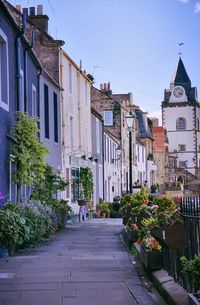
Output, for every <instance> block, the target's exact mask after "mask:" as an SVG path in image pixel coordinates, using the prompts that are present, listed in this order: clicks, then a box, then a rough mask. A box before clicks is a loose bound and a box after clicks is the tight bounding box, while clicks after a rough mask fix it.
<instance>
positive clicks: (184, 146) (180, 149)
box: [178, 144, 186, 151]
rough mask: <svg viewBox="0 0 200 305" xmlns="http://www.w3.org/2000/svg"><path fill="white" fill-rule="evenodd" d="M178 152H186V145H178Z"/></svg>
mask: <svg viewBox="0 0 200 305" xmlns="http://www.w3.org/2000/svg"><path fill="white" fill-rule="evenodd" d="M178 150H179V151H186V145H185V144H179V146H178Z"/></svg>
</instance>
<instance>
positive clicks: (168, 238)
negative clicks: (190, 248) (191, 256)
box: [151, 196, 187, 249]
mask: <svg viewBox="0 0 200 305" xmlns="http://www.w3.org/2000/svg"><path fill="white" fill-rule="evenodd" d="M154 203H155V206H156V208H155V209H152V210H151V214H152V216H153V217H154V218H155V219H156V222H155V224H154V227H152V228H151V235H152V236H154V237H155V238H156V239H157V240H158V241H159V242H161V243H164V244H166V245H167V246H168V247H170V248H172V249H179V248H184V247H186V246H187V235H186V230H185V227H184V224H183V219H182V216H181V214H180V211H179V209H178V208H177V205H176V204H175V202H174V201H173V200H172V199H168V198H166V197H164V196H159V197H155V198H154ZM175 232H176V233H175Z"/></svg>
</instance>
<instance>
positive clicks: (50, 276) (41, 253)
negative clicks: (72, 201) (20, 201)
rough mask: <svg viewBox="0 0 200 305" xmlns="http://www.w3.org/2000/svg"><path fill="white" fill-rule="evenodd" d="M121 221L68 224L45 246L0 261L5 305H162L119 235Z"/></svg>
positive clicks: (0, 298)
mask: <svg viewBox="0 0 200 305" xmlns="http://www.w3.org/2000/svg"><path fill="white" fill-rule="evenodd" d="M121 231H122V225H121V220H118V219H93V220H90V221H87V222H85V223H81V224H74V225H68V226H67V227H66V229H65V230H62V231H61V232H59V233H58V234H57V235H56V236H54V237H53V239H52V240H51V241H48V242H47V243H46V244H45V245H43V246H41V247H38V248H35V249H30V250H25V251H22V252H19V253H17V255H15V256H14V257H8V258H2V259H0V304H1V305H135V304H139V305H154V304H156V305H158V304H159V305H160V304H163V303H162V301H161V300H158V299H156V298H159V297H158V296H157V297H156V298H155V296H154V295H153V294H151V293H149V292H148V291H147V289H146V288H145V286H144V284H143V282H142V280H141V279H140V277H139V276H138V274H137V271H136V265H135V264H134V263H132V261H131V260H130V257H129V254H128V253H127V251H126V249H125V248H124V245H123V243H122V242H121V239H120V233H121Z"/></svg>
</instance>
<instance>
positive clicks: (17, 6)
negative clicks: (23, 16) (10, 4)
mask: <svg viewBox="0 0 200 305" xmlns="http://www.w3.org/2000/svg"><path fill="white" fill-rule="evenodd" d="M16 10H18V12H20V13H21V12H22V8H21V5H20V4H17V5H16Z"/></svg>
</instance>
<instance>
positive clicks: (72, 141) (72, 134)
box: [70, 116, 74, 148]
mask: <svg viewBox="0 0 200 305" xmlns="http://www.w3.org/2000/svg"><path fill="white" fill-rule="evenodd" d="M73 146H74V122H73V117H72V116H71V117H70V147H71V148H72V147H73Z"/></svg>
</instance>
